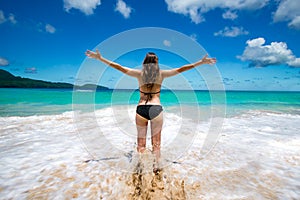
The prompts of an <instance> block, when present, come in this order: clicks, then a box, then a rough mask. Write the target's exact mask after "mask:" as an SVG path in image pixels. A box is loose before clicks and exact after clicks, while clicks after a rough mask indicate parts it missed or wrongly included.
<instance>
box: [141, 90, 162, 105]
mask: <svg viewBox="0 0 300 200" xmlns="http://www.w3.org/2000/svg"><path fill="white" fill-rule="evenodd" d="M140 93H143V94H144V95H147V100H146V103H145V104H147V103H148V101H149V100H151V99H152V94H158V93H160V90H159V91H158V92H143V91H142V90H141V89H140Z"/></svg>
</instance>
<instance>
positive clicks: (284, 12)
mask: <svg viewBox="0 0 300 200" xmlns="http://www.w3.org/2000/svg"><path fill="white" fill-rule="evenodd" d="M273 20H274V22H281V21H289V22H290V23H289V24H288V25H289V27H291V28H296V29H300V3H299V1H296V0H282V1H281V2H280V4H279V6H278V8H277V10H276V12H275V13H274V16H273Z"/></svg>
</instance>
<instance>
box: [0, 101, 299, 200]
mask: <svg viewBox="0 0 300 200" xmlns="http://www.w3.org/2000/svg"><path fill="white" fill-rule="evenodd" d="M134 111H135V107H134V106H126V107H124V106H113V107H108V108H101V109H98V110H96V111H95V112H93V113H88V112H87V113H80V112H79V113H77V112H76V111H72V112H64V113H62V114H52V115H38V116H34V115H33V116H24V117H19V116H11V117H0V138H1V140H0V178H1V182H0V197H1V199H71V198H77V199H142V197H146V196H147V197H148V198H149V199H157V198H158V197H159V198H160V199H300V192H299V191H300V135H299V130H300V124H299V121H300V115H299V114H297V112H298V111H297V109H293V110H292V111H291V112H279V111H270V110H262V109H244V110H243V111H242V112H240V111H239V112H233V113H235V114H232V115H228V116H226V118H224V119H223V121H222V127H221V128H222V131H220V132H219V134H218V141H217V143H216V144H215V146H214V148H213V149H212V150H211V151H210V153H209V154H205V155H204V154H202V153H201V149H202V146H203V144H204V142H205V139H207V134H211V132H210V128H211V126H212V119H211V118H210V117H203V118H202V119H201V120H200V121H195V120H186V119H184V118H182V116H181V115H180V114H178V112H177V111H176V109H175V108H173V107H167V108H166V109H165V113H164V127H163V132H162V166H163V171H162V172H161V174H160V175H159V176H158V175H154V174H153V173H152V171H151V170H152V160H153V157H152V156H151V153H146V154H145V155H143V158H142V161H143V163H144V164H143V168H142V169H143V172H142V173H141V174H137V173H136V166H137V163H138V160H139V155H137V154H136V153H135V148H136V142H135V137H136V135H135V134H136V132H135V131H134V128H135V126H134ZM116 112H117V113H118V115H115V113H116ZM207 116H210V113H207ZM182 127H185V129H184V130H182ZM213 130H214V129H213ZM185 137H186V138H185ZM185 139H192V140H191V141H188V142H187V141H185ZM178 140H179V141H180V142H177V141H178ZM181 141H182V142H181ZM147 144H148V146H147V148H148V152H149V151H150V150H151V146H150V144H151V141H150V138H148V139H147Z"/></svg>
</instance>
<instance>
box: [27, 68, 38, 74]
mask: <svg viewBox="0 0 300 200" xmlns="http://www.w3.org/2000/svg"><path fill="white" fill-rule="evenodd" d="M24 72H25V73H28V74H36V73H37V68H35V67H28V68H26V69H25V70H24Z"/></svg>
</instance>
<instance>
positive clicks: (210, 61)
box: [161, 54, 217, 78]
mask: <svg viewBox="0 0 300 200" xmlns="http://www.w3.org/2000/svg"><path fill="white" fill-rule="evenodd" d="M207 56H208V55H207V54H206V55H205V56H204V57H203V58H202V59H201V60H198V61H197V62H195V63H191V64H187V65H183V66H182V67H179V68H175V69H170V70H162V71H161V73H162V76H163V78H167V77H170V76H175V75H177V74H179V73H182V72H185V71H187V70H190V69H193V68H195V67H197V66H199V65H203V64H209V65H213V64H215V63H216V61H217V60H216V59H215V58H208V57H207Z"/></svg>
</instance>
